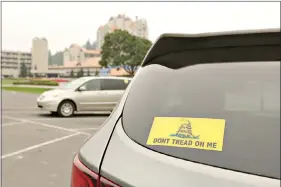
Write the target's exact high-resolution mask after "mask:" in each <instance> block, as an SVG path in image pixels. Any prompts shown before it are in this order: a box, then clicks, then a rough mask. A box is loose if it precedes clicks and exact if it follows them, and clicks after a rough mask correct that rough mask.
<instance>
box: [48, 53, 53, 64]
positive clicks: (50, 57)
mask: <svg viewBox="0 0 281 187" xmlns="http://www.w3.org/2000/svg"><path fill="white" fill-rule="evenodd" d="M48 64H49V65H52V53H51V51H50V50H49V52H48Z"/></svg>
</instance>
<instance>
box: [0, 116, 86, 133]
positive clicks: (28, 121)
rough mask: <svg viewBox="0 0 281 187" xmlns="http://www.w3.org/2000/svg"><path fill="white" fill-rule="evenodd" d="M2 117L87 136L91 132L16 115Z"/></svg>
mask: <svg viewBox="0 0 281 187" xmlns="http://www.w3.org/2000/svg"><path fill="white" fill-rule="evenodd" d="M2 117H3V118H7V119H12V120H17V121H20V122H26V123H32V124H36V125H41V126H44V127H49V128H53V129H58V130H63V131H68V132H73V133H80V134H83V135H86V136H89V135H90V134H89V133H86V132H79V131H77V130H73V129H68V128H64V127H60V126H56V125H49V124H46V123H41V122H36V121H30V120H25V119H22V118H14V117H9V116H2Z"/></svg>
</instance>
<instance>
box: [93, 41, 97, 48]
mask: <svg viewBox="0 0 281 187" xmlns="http://www.w3.org/2000/svg"><path fill="white" fill-rule="evenodd" d="M97 47H98V43H97V41H94V42H93V43H92V49H94V50H96V49H97Z"/></svg>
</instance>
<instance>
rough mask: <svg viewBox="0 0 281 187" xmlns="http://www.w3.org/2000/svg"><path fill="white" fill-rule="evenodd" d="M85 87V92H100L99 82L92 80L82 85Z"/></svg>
mask: <svg viewBox="0 0 281 187" xmlns="http://www.w3.org/2000/svg"><path fill="white" fill-rule="evenodd" d="M84 85H85V86H86V91H96V90H100V80H99V79H93V80H90V81H88V82H86V83H85V84H84Z"/></svg>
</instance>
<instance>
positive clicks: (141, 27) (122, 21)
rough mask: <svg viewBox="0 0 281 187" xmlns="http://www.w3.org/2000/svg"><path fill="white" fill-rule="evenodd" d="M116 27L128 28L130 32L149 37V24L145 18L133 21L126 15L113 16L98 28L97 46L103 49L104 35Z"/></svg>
mask: <svg viewBox="0 0 281 187" xmlns="http://www.w3.org/2000/svg"><path fill="white" fill-rule="evenodd" d="M116 29H121V30H126V31H128V32H129V33H130V34H132V35H135V36H139V37H142V38H146V39H148V25H147V21H146V20H145V19H138V17H136V20H135V21H133V20H132V19H131V18H129V17H128V16H126V15H118V16H117V17H111V18H110V19H109V20H108V22H107V23H106V24H105V25H102V26H100V27H99V28H98V30H97V48H98V49H101V46H102V44H103V42H104V37H105V35H106V34H107V33H111V32H113V31H114V30H116Z"/></svg>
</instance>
